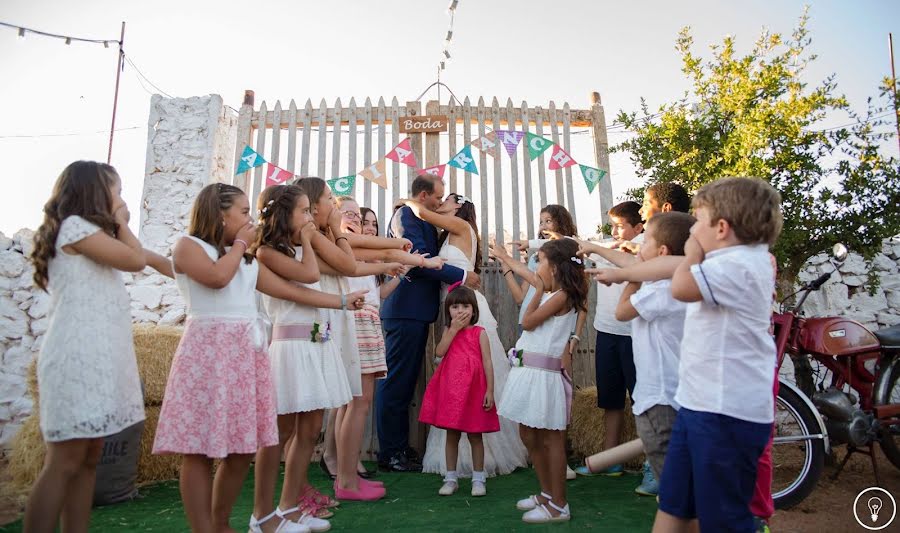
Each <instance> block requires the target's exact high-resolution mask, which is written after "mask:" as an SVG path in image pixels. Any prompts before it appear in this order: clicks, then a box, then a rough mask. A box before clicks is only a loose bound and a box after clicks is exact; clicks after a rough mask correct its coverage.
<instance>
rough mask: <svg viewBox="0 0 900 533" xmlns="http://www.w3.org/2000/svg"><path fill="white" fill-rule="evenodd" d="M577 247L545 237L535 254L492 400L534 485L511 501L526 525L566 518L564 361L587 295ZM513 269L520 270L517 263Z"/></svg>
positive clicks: (567, 396)
mask: <svg viewBox="0 0 900 533" xmlns="http://www.w3.org/2000/svg"><path fill="white" fill-rule="evenodd" d="M577 251H578V243H577V242H575V241H574V240H572V239H559V240H555V241H550V242H548V243H546V244H544V245H543V246H541V248H540V250H539V251H538V269H537V272H536V276H535V278H536V279H535V286H536V288H537V294H538V295H539V296H540V297H537V296H536V297H535V298H533V299H532V300H531V302H530V303H529V304H528V308H527V309H526V311H525V317H524V319H523V321H522V327H523V328H524V330H525V331H524V332H523V333H522V336H521V337H519V341H518V342H517V343H516V347H515V348H514V349H513V350H511V351H510V363H511V364H512V365H513V367H512V370H511V371H510V373H509V379H508V380H507V381H506V388H505V389H504V390H503V397H502V398H501V399H500V401H499V403H498V405H499V408H498V413H499V414H500V416H503V417H506V418H508V419H510V420H514V421H516V422H518V423H519V424H520V430H521V435H522V441H523V442H525V446H527V447H528V451H529V453H530V454H531V461H532V463H534V470H535V472H536V473H537V477H538V481H539V483H540V488H541V493H540V495H539V496H531V497H529V498H526V499H524V500H521V501H519V502H518V504H517V505H516V507H517V508H519V509H520V510H524V511H527V512H526V513H525V515H524V516H523V517H522V519H523V520H524V521H525V522H529V523H544V522H558V521H564V520H568V519H569V517H570V514H569V505H568V501H567V499H566V432H565V430H566V424H567V423H568V418H569V414H570V413H569V410H570V405H571V398H572V382H571V379H570V378H569V376H570V375H571V364H572V359H571V354H570V353H569V352H568V350H567V348H566V346H567V344H568V342H569V337H570V335H571V332H572V329H573V328H574V326H575V321H576V316H577V313H578V312H579V311H584V309H585V302H586V300H587V294H588V281H587V278H586V277H585V275H584V265H583V264H582V261H581V259H579V258H577V257H576V252H577ZM515 268H518V269H522V270H526V271H527V267H526V266H525V265H522V264H521V263H519V264H518V265H517V266H516V267H515ZM517 273H518V272H517ZM545 287H546V289H547V290H549V292H548V293H547V294H545ZM564 355H568V357H563V356H564ZM548 507H549V508H548Z"/></svg>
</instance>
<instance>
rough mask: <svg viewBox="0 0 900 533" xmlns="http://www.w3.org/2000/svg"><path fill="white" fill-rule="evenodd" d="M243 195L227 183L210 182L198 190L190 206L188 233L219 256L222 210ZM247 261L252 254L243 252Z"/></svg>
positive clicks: (221, 250) (222, 239)
mask: <svg viewBox="0 0 900 533" xmlns="http://www.w3.org/2000/svg"><path fill="white" fill-rule="evenodd" d="M240 196H244V191H242V190H241V189H240V188H239V187H235V186H234V185H228V184H227V183H211V184H209V185H207V186H206V187H203V189H201V190H200V194H198V195H197V199H196V200H194V207H193V208H191V223H190V225H189V226H188V234H190V235H191V236H193V237H197V238H198V239H200V240H201V241H203V242H205V243H207V244H210V245H212V246H213V247H215V249H216V251H218V252H219V257H222V256H223V255H225V226H224V225H223V224H222V212H223V211H227V210H228V209H229V208H231V206H233V205H234V201H235V200H236V199H237V198H238V197H240ZM244 260H245V261H246V262H247V263H250V262H251V261H253V256H252V255H250V254H249V253H245V254H244Z"/></svg>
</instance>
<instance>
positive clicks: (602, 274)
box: [585, 255, 684, 285]
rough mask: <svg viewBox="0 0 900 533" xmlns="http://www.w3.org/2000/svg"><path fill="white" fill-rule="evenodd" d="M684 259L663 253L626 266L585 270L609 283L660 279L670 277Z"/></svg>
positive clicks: (601, 281) (595, 277)
mask: <svg viewBox="0 0 900 533" xmlns="http://www.w3.org/2000/svg"><path fill="white" fill-rule="evenodd" d="M683 260H684V258H683V257H681V256H678V255H663V256H659V257H654V258H653V259H650V260H649V261H641V262H639V263H635V264H634V265H631V266H629V267H626V268H588V269H585V272H586V273H588V274H590V275H592V276H594V279H595V280H597V281H599V282H600V283H605V284H607V285H609V284H611V283H624V282H626V281H635V282H638V281H659V280H661V279H670V278H671V277H672V275H673V274H675V269H676V268H678V265H680V264H681V262H682V261H683Z"/></svg>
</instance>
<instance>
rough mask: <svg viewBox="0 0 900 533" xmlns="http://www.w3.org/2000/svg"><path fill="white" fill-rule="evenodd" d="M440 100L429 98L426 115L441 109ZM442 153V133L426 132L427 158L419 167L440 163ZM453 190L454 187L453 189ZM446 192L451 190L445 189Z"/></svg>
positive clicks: (435, 113)
mask: <svg viewBox="0 0 900 533" xmlns="http://www.w3.org/2000/svg"><path fill="white" fill-rule="evenodd" d="M440 107H441V105H440V102H438V101H437V100H429V101H428V103H426V104H425V115H426V116H431V115H437V114H438V109H440ZM440 153H441V134H440V133H437V132H435V133H426V134H425V160H424V161H419V167H421V168H425V167H431V166H434V165H437V164H438V157H440ZM451 190H452V189H451ZM445 192H448V193H449V192H450V191H449V190H448V191H445Z"/></svg>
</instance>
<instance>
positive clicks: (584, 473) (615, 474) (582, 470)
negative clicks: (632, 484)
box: [575, 465, 625, 477]
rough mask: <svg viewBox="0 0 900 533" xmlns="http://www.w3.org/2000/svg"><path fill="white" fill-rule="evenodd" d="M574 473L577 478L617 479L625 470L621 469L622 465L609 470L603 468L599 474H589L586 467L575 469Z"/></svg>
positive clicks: (611, 467) (613, 466)
mask: <svg viewBox="0 0 900 533" xmlns="http://www.w3.org/2000/svg"><path fill="white" fill-rule="evenodd" d="M575 473H576V474H578V475H579V476H609V477H619V476H621V475H622V474H624V473H625V469H624V468H622V465H612V466H610V467H609V468H604V469H603V470H600V471H599V472H591V471H590V470H589V469H588V467H587V466H586V465H585V466H579V467H578V468H576V469H575Z"/></svg>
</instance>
